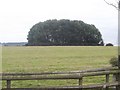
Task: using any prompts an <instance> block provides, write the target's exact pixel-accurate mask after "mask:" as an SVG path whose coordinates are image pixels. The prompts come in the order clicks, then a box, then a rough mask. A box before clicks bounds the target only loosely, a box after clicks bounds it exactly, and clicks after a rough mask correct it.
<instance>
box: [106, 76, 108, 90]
mask: <svg viewBox="0 0 120 90" xmlns="http://www.w3.org/2000/svg"><path fill="white" fill-rule="evenodd" d="M106 83H109V74H106ZM106 90H109V87H106Z"/></svg>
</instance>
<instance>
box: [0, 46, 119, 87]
mask: <svg viewBox="0 0 120 90" xmlns="http://www.w3.org/2000/svg"><path fill="white" fill-rule="evenodd" d="M117 53H118V50H117V47H90V46H89V47H85V46H36V47H34V46H31V47H24V46H23V47H2V71H3V72H50V71H76V70H77V71H78V70H85V69H93V68H101V67H102V68H103V67H107V66H110V64H109V60H110V59H111V58H112V57H115V56H117ZM102 81H103V80H101V79H100V78H98V79H97V80H93V81H92V80H90V79H86V81H85V82H86V83H92V82H95V83H97V82H102ZM76 83H77V82H76V81H72V82H71V81H70V80H67V81H38V80H37V81H32V82H31V81H21V82H18V81H15V82H12V86H13V87H39V86H46V85H56V84H57V85H65V84H69V85H75V84H76ZM86 83H85V84H86ZM4 86H5V83H4V82H3V87H4Z"/></svg>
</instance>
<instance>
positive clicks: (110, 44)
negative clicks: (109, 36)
mask: <svg viewBox="0 0 120 90" xmlns="http://www.w3.org/2000/svg"><path fill="white" fill-rule="evenodd" d="M106 46H114V45H113V44H112V43H108V44H106Z"/></svg>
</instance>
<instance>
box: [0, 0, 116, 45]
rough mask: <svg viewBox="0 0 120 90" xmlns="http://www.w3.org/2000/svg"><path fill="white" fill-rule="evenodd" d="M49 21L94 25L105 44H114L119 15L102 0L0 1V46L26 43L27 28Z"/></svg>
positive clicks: (112, 0) (28, 29) (114, 0)
mask: <svg viewBox="0 0 120 90" xmlns="http://www.w3.org/2000/svg"><path fill="white" fill-rule="evenodd" d="M106 1H109V2H111V3H114V4H116V0H106ZM49 19H58V20H59V19H70V20H82V21H83V22H85V23H87V24H94V25H95V26H96V27H97V28H98V29H99V31H100V32H101V34H102V38H103V40H104V42H105V43H109V42H110V43H113V44H115V45H116V44H117V38H118V36H117V35H118V11H117V10H116V9H115V8H114V7H112V6H110V5H107V4H106V3H105V2H104V0H1V1H0V42H2V43H3V42H27V35H28V32H29V31H30V28H32V26H33V25H35V24H36V23H38V22H41V21H46V20H49Z"/></svg>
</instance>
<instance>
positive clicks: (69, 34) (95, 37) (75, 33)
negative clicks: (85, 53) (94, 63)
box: [27, 19, 104, 46]
mask: <svg viewBox="0 0 120 90" xmlns="http://www.w3.org/2000/svg"><path fill="white" fill-rule="evenodd" d="M27 39H28V44H27V45H33V46H34V45H35V46H36V45H37V46H38V45H79V46H98V45H101V46H103V45H104V43H103V39H102V35H101V33H100V32H99V30H98V29H97V28H96V27H95V26H94V25H90V24H86V23H84V22H83V21H78V20H67V19H62V20H56V19H54V20H47V21H44V22H39V23H37V24H35V25H34V26H33V27H32V28H31V29H30V31H29V34H28V38H27Z"/></svg>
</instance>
